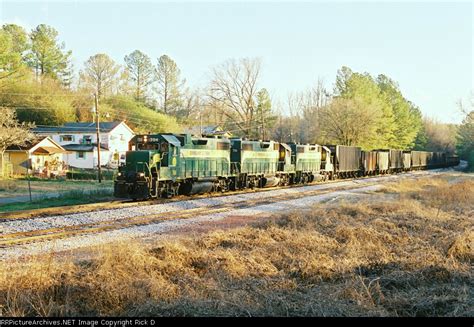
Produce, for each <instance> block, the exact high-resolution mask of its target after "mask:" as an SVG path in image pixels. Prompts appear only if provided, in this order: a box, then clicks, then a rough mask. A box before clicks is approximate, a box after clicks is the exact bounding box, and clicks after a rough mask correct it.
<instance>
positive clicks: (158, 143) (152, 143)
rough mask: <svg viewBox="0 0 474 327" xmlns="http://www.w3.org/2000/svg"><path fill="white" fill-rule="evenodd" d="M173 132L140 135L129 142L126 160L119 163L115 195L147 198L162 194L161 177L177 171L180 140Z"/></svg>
mask: <svg viewBox="0 0 474 327" xmlns="http://www.w3.org/2000/svg"><path fill="white" fill-rule="evenodd" d="M168 136H170V135H136V136H135V137H134V138H133V139H132V140H131V141H130V143H129V151H127V153H126V154H125V157H126V162H125V164H124V165H122V166H120V167H119V172H118V174H117V178H116V180H115V183H114V195H115V196H116V197H119V198H132V199H147V198H150V197H157V196H159V195H160V194H159V190H158V186H159V185H158V180H159V179H160V177H162V176H172V175H173V174H174V175H176V156H178V152H179V146H180V142H179V140H178V139H177V138H176V137H174V136H173V137H168Z"/></svg>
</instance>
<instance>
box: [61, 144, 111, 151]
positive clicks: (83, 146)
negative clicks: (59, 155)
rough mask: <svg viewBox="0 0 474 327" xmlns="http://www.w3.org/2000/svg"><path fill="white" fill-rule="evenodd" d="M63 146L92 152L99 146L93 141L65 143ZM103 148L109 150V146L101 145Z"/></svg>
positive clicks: (68, 148)
mask: <svg viewBox="0 0 474 327" xmlns="http://www.w3.org/2000/svg"><path fill="white" fill-rule="evenodd" d="M63 148H65V149H66V150H68V151H78V152H92V151H94V149H96V148H97V143H91V144H76V143H71V144H66V145H63ZM100 149H101V150H105V151H109V148H108V147H106V146H104V145H102V144H101V145H100Z"/></svg>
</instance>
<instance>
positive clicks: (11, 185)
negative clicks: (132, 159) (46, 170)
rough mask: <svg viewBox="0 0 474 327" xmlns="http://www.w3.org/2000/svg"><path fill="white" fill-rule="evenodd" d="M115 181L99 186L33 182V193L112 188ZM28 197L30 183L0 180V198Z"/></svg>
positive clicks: (66, 181)
mask: <svg viewBox="0 0 474 327" xmlns="http://www.w3.org/2000/svg"><path fill="white" fill-rule="evenodd" d="M112 186H113V181H111V180H104V181H102V183H100V184H99V182H97V181H74V180H48V179H45V180H42V179H34V180H32V181H31V191H32V193H33V194H41V193H47V192H67V191H74V190H78V189H96V188H107V187H108V188H110V187H112ZM23 195H28V181H27V180H26V179H24V178H21V179H4V180H0V198H2V197H14V196H23Z"/></svg>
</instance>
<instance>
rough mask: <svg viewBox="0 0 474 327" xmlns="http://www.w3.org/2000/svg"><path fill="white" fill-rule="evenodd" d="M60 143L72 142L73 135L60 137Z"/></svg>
mask: <svg viewBox="0 0 474 327" xmlns="http://www.w3.org/2000/svg"><path fill="white" fill-rule="evenodd" d="M60 140H61V142H74V135H61V136H60Z"/></svg>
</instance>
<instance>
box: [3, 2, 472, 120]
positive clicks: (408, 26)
mask: <svg viewBox="0 0 474 327" xmlns="http://www.w3.org/2000/svg"><path fill="white" fill-rule="evenodd" d="M6 22H13V23H17V24H19V25H22V26H24V27H25V28H27V29H28V30H29V29H31V28H33V27H35V26H36V25H38V24H40V23H46V24H49V25H51V26H53V27H55V28H56V29H57V30H58V31H59V33H60V35H59V37H60V39H61V40H62V41H64V42H65V43H66V48H67V49H70V50H72V51H73V56H74V65H75V68H76V70H78V69H80V68H82V64H83V62H84V61H85V60H87V58H88V57H89V56H91V55H93V54H95V53H104V52H105V53H107V54H109V55H110V56H111V57H112V58H114V59H115V60H116V61H117V62H119V63H123V57H124V56H125V55H126V54H128V53H130V52H132V51H133V50H135V49H139V50H141V51H143V52H145V53H147V54H148V55H149V56H150V57H152V58H153V61H154V62H156V58H157V57H159V56H160V55H162V54H168V55H169V56H171V57H172V58H173V59H174V60H175V61H176V62H177V63H178V66H179V67H180V69H181V72H182V75H183V77H185V78H186V79H187V81H188V83H189V85H190V86H201V87H205V86H206V83H207V80H208V78H209V76H208V74H209V70H210V68H211V67H212V66H214V65H217V64H219V63H221V62H223V61H225V60H226V59H228V58H239V57H259V58H261V59H262V62H263V70H262V78H261V80H260V86H261V87H266V88H267V89H268V90H269V91H270V92H271V94H272V97H273V98H274V100H277V101H278V100H279V101H285V99H286V98H287V95H288V93H289V92H295V91H302V90H304V89H305V88H308V87H310V86H311V85H312V84H314V83H315V82H316V81H317V79H318V77H320V78H323V80H324V81H325V83H326V86H327V87H328V88H330V89H332V87H333V84H334V80H335V75H336V72H337V70H338V69H339V68H340V67H341V66H343V65H345V66H349V67H350V68H351V69H352V70H354V71H359V72H369V73H370V74H372V75H377V74H380V73H383V74H386V75H388V76H390V77H391V78H392V79H394V80H396V81H398V82H399V84H400V88H401V90H402V92H403V94H404V95H405V96H406V97H407V98H408V99H409V100H411V101H412V102H414V103H415V104H417V105H418V106H419V107H420V108H421V110H422V112H423V113H424V114H426V115H429V116H431V117H435V118H437V119H439V120H441V121H444V122H460V121H461V120H462V115H460V114H459V112H458V109H457V105H456V101H457V100H459V99H460V98H463V99H464V100H465V101H467V100H468V96H469V93H470V92H471V90H473V89H474V87H473V83H472V77H473V67H474V64H473V5H472V3H471V2H461V3H442V2H421V3H408V2H396V3H388V2H384V3H375V2H335V3H329V2H314V3H308V2H304V3H303V2H296V3H294V2H291V3H289V2H260V3H256V2H253V3H252V2H246V3H237V2H225V3H210V2H207V3H205V2H197V1H192V2H183V1H180V2H178V3H166V2H157V1H155V2H153V1H148V2H124V1H122V2H115V1H107V2H92V1H56V2H44V1H33V2H27V1H14V2H13V1H6V0H0V23H6Z"/></svg>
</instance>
